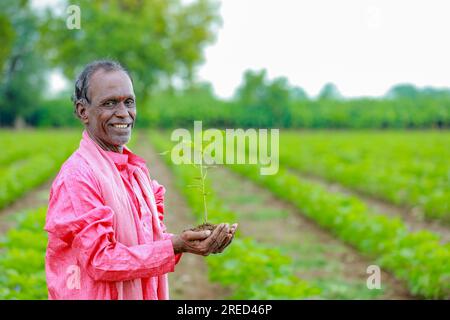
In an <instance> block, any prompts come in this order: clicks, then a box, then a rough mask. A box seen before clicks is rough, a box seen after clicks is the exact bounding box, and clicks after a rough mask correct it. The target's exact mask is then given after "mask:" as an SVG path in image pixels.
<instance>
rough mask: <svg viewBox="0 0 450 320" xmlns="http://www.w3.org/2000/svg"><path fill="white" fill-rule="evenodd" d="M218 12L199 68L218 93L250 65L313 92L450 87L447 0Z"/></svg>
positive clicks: (294, 1)
mask: <svg viewBox="0 0 450 320" xmlns="http://www.w3.org/2000/svg"><path fill="white" fill-rule="evenodd" d="M35 1H36V0H35ZM46 1H50V2H52V1H54V0H45V1H44V2H46ZM220 12H221V16H222V19H223V25H222V27H221V28H220V29H219V33H218V36H217V41H216V43H215V44H213V45H211V46H209V47H207V48H206V51H205V54H206V62H205V64H204V65H202V66H201V67H199V69H198V71H199V72H198V75H199V78H200V79H202V80H208V81H210V82H212V84H213V87H214V90H215V92H216V94H218V95H219V96H220V97H230V96H231V95H232V94H233V92H234V90H235V89H236V87H237V86H238V85H239V84H240V82H241V80H242V74H243V72H244V71H245V70H246V69H249V68H250V69H257V70H259V69H262V68H266V69H267V71H268V75H269V78H271V79H273V78H274V77H278V76H286V77H287V78H288V79H289V81H290V83H291V84H293V85H297V86H300V87H302V88H304V89H305V90H306V91H307V93H308V94H309V95H313V96H314V95H316V94H317V93H318V92H319V90H320V89H321V88H322V87H323V85H324V84H325V83H327V82H333V83H335V84H336V85H337V87H338V89H339V90H340V92H341V93H342V94H343V95H344V96H362V95H371V96H377V95H382V94H384V93H385V92H386V91H387V90H388V89H389V88H390V87H391V86H392V85H394V84H397V83H404V82H409V83H413V84H415V85H417V86H428V85H432V86H436V87H450V1H448V0H421V1H418V0H408V1H406V0H391V1H387V0H386V1H384V0H378V1H377V0H371V1H369V0H339V1H336V0H309V1H306V0H222V1H221V9H220ZM53 82H54V85H56V86H57V82H58V77H54V78H53Z"/></svg>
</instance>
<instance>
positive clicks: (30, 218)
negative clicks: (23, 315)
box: [0, 207, 47, 300]
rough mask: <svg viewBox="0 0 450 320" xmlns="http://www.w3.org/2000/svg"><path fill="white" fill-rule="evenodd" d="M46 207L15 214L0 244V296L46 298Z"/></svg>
mask: <svg viewBox="0 0 450 320" xmlns="http://www.w3.org/2000/svg"><path fill="white" fill-rule="evenodd" d="M46 211H47V210H46V208H45V207H44V208H40V209H37V210H32V211H28V212H24V213H21V214H18V215H17V216H16V217H15V218H16V220H17V226H16V228H14V229H11V230H9V231H8V232H7V234H6V235H5V236H4V237H3V239H2V241H1V244H0V250H1V254H0V299H2V300H3V299H8V300H10V299H20V300H21V299H33V300H35V299H47V284H46V280H45V265H44V261H45V249H46V246H47V235H46V233H45V232H44V231H43V227H44V223H45V214H46Z"/></svg>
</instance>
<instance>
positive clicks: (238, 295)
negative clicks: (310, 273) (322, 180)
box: [151, 131, 320, 299]
mask: <svg viewBox="0 0 450 320" xmlns="http://www.w3.org/2000/svg"><path fill="white" fill-rule="evenodd" d="M151 140H152V144H153V146H154V147H156V149H157V150H158V151H159V152H164V151H166V150H169V149H170V147H171V143H170V141H169V140H168V139H167V137H166V136H165V135H163V134H161V133H158V132H156V131H152V133H151ZM164 160H165V161H166V163H167V164H168V165H169V166H170V167H171V169H172V172H173V174H174V176H175V179H176V183H177V186H178V188H179V190H180V191H181V192H182V193H183V194H184V196H185V197H186V199H187V201H188V204H189V206H190V207H191V209H192V210H193V213H194V214H195V216H196V217H197V218H198V221H201V220H202V217H203V201H202V196H201V194H200V193H198V192H196V191H195V189H191V188H188V187H187V186H188V185H190V184H192V182H193V181H195V177H196V176H198V175H199V173H198V169H197V168H195V167H193V166H191V165H180V166H177V165H173V163H172V162H171V161H170V158H169V157H167V156H165V157H164ZM206 183H207V189H208V191H209V195H208V208H209V209H208V211H209V212H211V214H210V215H209V217H210V218H211V219H210V221H209V222H211V223H214V222H216V223H219V222H223V221H228V222H232V221H236V218H237V215H236V213H234V212H232V211H230V210H228V209H225V206H224V204H223V203H222V202H221V201H220V199H219V198H218V197H217V196H215V195H214V193H213V191H212V188H210V187H209V183H208V181H207V182H206ZM291 262H292V261H291V259H290V257H288V256H286V255H284V254H282V253H281V252H280V251H279V250H278V249H276V248H274V247H267V246H264V245H261V244H259V243H257V242H256V241H255V240H253V239H251V238H242V237H240V236H236V238H235V239H234V241H233V244H232V245H231V246H230V247H229V248H227V250H226V251H225V252H224V253H223V254H220V255H217V256H210V257H208V258H207V263H208V266H209V268H208V269H209V277H210V280H211V281H215V282H218V283H220V284H221V285H224V286H227V287H230V288H231V289H232V291H233V295H232V297H231V298H234V299H302V298H307V297H315V296H316V297H317V296H318V295H319V294H320V290H319V289H318V288H316V287H314V286H312V285H310V284H309V283H307V282H305V281H304V280H301V279H299V278H297V277H296V276H295V275H294V270H293V267H292V263H291Z"/></svg>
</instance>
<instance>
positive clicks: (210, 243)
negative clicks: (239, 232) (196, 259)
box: [172, 223, 237, 256]
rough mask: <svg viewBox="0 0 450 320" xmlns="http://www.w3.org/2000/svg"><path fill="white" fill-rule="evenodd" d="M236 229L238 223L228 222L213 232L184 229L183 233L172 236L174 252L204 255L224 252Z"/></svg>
mask: <svg viewBox="0 0 450 320" xmlns="http://www.w3.org/2000/svg"><path fill="white" fill-rule="evenodd" d="M236 229H237V224H233V225H232V226H231V227H230V226H229V225H228V224H227V223H221V224H219V225H218V226H217V227H216V229H214V231H213V232H212V234H211V231H209V230H206V231H191V230H186V231H183V232H182V233H181V235H174V236H173V237H172V244H173V248H174V252H175V253H181V252H189V253H194V254H198V255H202V256H207V255H209V254H211V253H219V252H222V251H223V250H224V249H225V248H226V247H227V246H228V245H229V244H230V243H231V241H232V240H233V237H234V233H235V232H236Z"/></svg>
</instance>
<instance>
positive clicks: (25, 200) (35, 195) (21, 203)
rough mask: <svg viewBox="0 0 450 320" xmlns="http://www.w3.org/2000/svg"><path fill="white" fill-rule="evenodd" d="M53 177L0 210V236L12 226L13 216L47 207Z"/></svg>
mask: <svg viewBox="0 0 450 320" xmlns="http://www.w3.org/2000/svg"><path fill="white" fill-rule="evenodd" d="M55 177H56V175H54V176H52V177H51V178H50V179H49V180H48V181H47V182H45V183H44V184H42V185H40V186H39V187H37V188H35V189H33V190H31V191H29V192H28V193H26V194H25V195H24V196H23V197H21V198H19V199H17V200H16V201H15V202H13V203H12V204H11V205H9V206H7V207H6V208H3V209H1V210H0V234H4V233H5V232H6V231H8V229H10V228H12V227H13V226H14V221H13V219H12V217H13V216H14V215H15V214H17V213H19V212H23V211H26V210H30V209H36V208H39V207H42V206H47V205H48V196H49V192H50V188H51V185H52V182H53V179H54V178H55Z"/></svg>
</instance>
